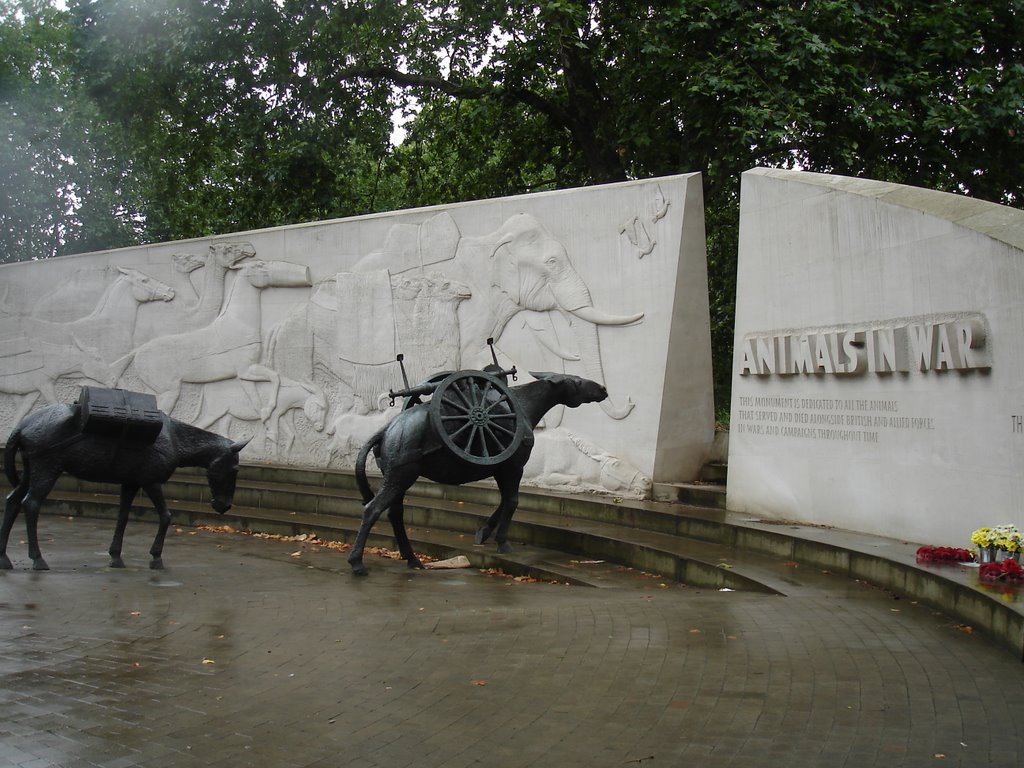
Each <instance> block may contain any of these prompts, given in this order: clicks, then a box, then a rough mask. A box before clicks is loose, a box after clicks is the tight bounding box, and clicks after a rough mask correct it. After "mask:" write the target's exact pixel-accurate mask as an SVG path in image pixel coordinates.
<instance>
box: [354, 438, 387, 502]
mask: <svg viewBox="0 0 1024 768" xmlns="http://www.w3.org/2000/svg"><path fill="white" fill-rule="evenodd" d="M383 439H384V430H383V429H381V430H378V431H377V433H376V434H375V435H374V436H373V437H371V438H370V439H369V440H367V441H366V444H365V445H364V446H363V447H362V448H360V449H359V455H358V456H356V485H357V486H359V493H361V494H362V495H363V504H369V503H370V502H371V501H372V500H373V491H372V490H371V489H370V481H369V480H367V479H366V457H367V456H369V455H370V451H372V450H373V449H374V448H376V447H377V446H378V445H380V441H381V440H383Z"/></svg>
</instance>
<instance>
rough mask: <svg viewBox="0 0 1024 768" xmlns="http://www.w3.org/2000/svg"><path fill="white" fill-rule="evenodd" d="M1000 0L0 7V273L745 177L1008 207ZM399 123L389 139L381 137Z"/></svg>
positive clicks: (1015, 93)
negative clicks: (651, 181)
mask: <svg viewBox="0 0 1024 768" xmlns="http://www.w3.org/2000/svg"><path fill="white" fill-rule="evenodd" d="M1022 45H1024V3H1022V2H1021V0H986V1H985V2H982V0H914V2H910V0H883V1H882V2H876V3H870V4H864V3H859V2H854V1H853V0H842V1H841V0H806V2H802V3H785V2H756V3H752V2H746V1H745V0H704V1H703V2H701V3H693V2H689V0H653V1H652V2H647V3H626V2H623V1H622V0H591V1H590V2H586V1H584V0H544V1H542V2H538V3H533V4H520V3H508V2H504V3H499V2H496V0H472V1H470V0H408V2H395V1H394V0H343V1H341V2H316V1H314V0H175V2H171V1H170V0H70V2H69V4H68V9H67V10H66V11H61V10H57V9H55V8H54V7H53V5H52V4H51V3H49V2H46V1H45V0H21V1H20V2H15V1H14V0H0V115H2V119H3V124H2V125H0V129H2V130H0V141H2V142H4V143H3V146H2V147H0V152H2V153H3V154H2V155H0V163H2V164H3V170H4V172H5V174H6V175H7V176H8V177H9V178H10V179H11V183H10V184H8V185H7V186H6V187H5V188H3V191H2V192H0V204H2V205H3V208H0V238H2V241H0V247H2V248H3V252H2V253H0V258H6V259H15V258H29V257H39V256H46V255H51V254H54V253H61V252H68V251H73V250H84V249H87V248H98V247H106V246H111V245H121V244H125V243H127V242H133V241H153V240H164V239H170V238H181V237H190V236H197V235H204V234H210V233H214V232H223V231H232V230H239V229H247V228H252V227H262V226H269V225H276V224H285V223H290V222H295V221H300V220H309V219H318V218H326V217H333V216H342V215H352V214H359V213H364V212H368V211H374V210H385V209H389V208H401V207H407V206H413V205H426V204H435V203H447V202H453V201H458V200H466V199H472V198H481V197H493V196H498V195H504V194H511V193H519V192H524V191H530V190H537V189H547V188H559V187H568V186H575V185H580V184H592V183H601V182H607V181H617V180H622V179H628V178H645V177H650V176H657V175H664V174H671V173H680V172H690V171H700V172H701V173H702V174H703V176H704V180H705V202H706V207H707V215H708V236H709V271H710V277H711V306H712V314H713V318H712V331H713V336H714V348H715V355H716V370H717V371H718V377H717V382H716V390H717V395H718V398H719V402H722V403H724V402H726V401H727V393H728V382H729V370H730V355H731V344H732V316H733V306H732V297H733V289H734V285H735V266H736V265H735V260H736V242H737V226H738V198H739V177H740V174H741V173H742V171H744V170H746V169H748V168H750V167H753V166H757V165H766V166H775V167H799V168H804V169H807V170H812V171H820V172H831V173H841V174H846V175H854V176H866V177H871V178H877V179H883V180H889V181H896V182H901V183H908V184H915V185H919V186H924V187H930V188H935V189H941V190H947V191H954V192H961V193H964V194H969V195H973V196H976V197H980V198H983V199H988V200H993V201H996V202H1001V203H1005V204H1009V205H1017V206H1020V205H1022V204H1024V172H1022V171H1024V167H1022V166H1024V161H1022V158H1024V107H1022V105H1024V51H1022ZM399 109H403V110H405V112H406V115H407V118H408V122H407V124H406V129H407V136H406V138H405V141H404V142H402V143H401V144H400V145H399V146H397V147H394V146H392V145H391V143H390V141H389V135H390V132H391V122H392V114H393V113H394V112H395V110H399Z"/></svg>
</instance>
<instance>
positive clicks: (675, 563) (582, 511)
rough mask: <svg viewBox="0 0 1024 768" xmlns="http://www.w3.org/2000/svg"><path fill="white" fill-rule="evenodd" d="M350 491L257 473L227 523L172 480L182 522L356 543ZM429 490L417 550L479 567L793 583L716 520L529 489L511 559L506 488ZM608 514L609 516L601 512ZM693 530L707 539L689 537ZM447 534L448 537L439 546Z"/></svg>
mask: <svg viewBox="0 0 1024 768" xmlns="http://www.w3.org/2000/svg"><path fill="white" fill-rule="evenodd" d="M255 474H256V475H257V476H261V477H262V476H267V475H263V474H261V473H255ZM303 479H309V478H308V477H303ZM75 484H76V483H72V482H67V483H64V485H75ZM78 485H80V486H81V487H79V488H76V489H74V490H66V489H65V488H60V489H55V490H54V492H53V493H52V494H51V501H52V503H54V504H61V505H62V511H63V512H65V513H67V514H83V515H89V516H108V517H110V518H111V519H113V517H114V515H115V511H116V507H117V503H118V501H117V497H116V496H115V495H114V494H112V493H110V491H111V490H112V488H111V487H110V486H106V487H104V486H102V485H95V484H88V483H81V484H78ZM346 485H348V483H345V482H335V483H332V485H331V486H330V487H328V486H326V485H298V484H286V483H281V482H267V481H263V480H254V479H250V475H249V474H248V473H247V475H246V476H245V477H240V480H239V484H238V488H237V490H236V494H235V501H236V503H235V505H234V506H233V507H232V509H231V511H230V512H228V513H227V515H225V516H224V517H218V516H217V515H216V514H215V513H213V511H212V510H211V509H210V508H209V507H208V506H207V505H206V501H207V500H206V499H205V498H203V496H204V493H206V489H205V481H204V480H203V478H202V476H201V475H192V474H189V473H179V475H177V476H176V477H175V478H174V479H172V481H171V482H169V483H167V484H166V486H165V489H166V490H165V496H166V498H167V500H168V505H169V506H171V508H172V510H173V511H174V513H175V519H176V520H177V521H178V522H179V523H181V522H185V520H187V521H188V522H189V523H190V524H199V523H204V524H208V525H218V524H228V525H230V526H231V527H232V528H235V529H237V530H253V531H261V532H266V533H273V534H281V535H297V534H299V533H307V534H308V533H315V534H316V535H317V536H319V537H322V538H330V539H336V540H340V541H346V542H351V541H353V540H354V538H355V533H356V531H357V530H358V527H359V522H360V519H361V511H362V504H361V501H360V499H359V497H358V495H357V493H356V491H355V490H354V489H351V488H346V487H345V486H346ZM426 490H428V491H430V493H424V494H417V495H413V494H410V495H408V496H407V497H406V501H405V519H406V524H407V526H408V527H409V528H410V539H411V540H412V541H413V544H414V547H416V548H417V551H423V552H425V553H427V554H430V555H431V556H434V557H442V558H446V557H450V556H452V555H453V554H466V555H467V556H468V557H470V560H471V562H473V563H474V565H477V566H478V567H484V568H490V567H500V568H502V569H503V570H505V571H508V572H512V573H523V574H524V575H529V576H534V577H537V578H545V579H548V578H556V579H564V578H569V577H572V574H571V573H565V572H559V571H558V570H557V569H554V568H553V567H552V566H551V565H550V563H548V564H547V565H544V566H543V567H542V562H541V561H538V560H537V559H536V557H537V555H536V553H533V552H532V550H538V551H540V552H542V553H545V552H557V553H562V556H563V559H564V555H565V554H568V555H571V556H575V558H576V559H577V560H602V561H606V562H609V563H613V564H616V565H618V566H622V567H626V568H633V569H636V570H639V571H641V572H644V573H652V574H656V575H658V576H661V577H664V578H668V579H671V580H673V581H678V582H682V583H686V584H691V585H694V586H701V587H712V588H719V589H742V590H755V591H766V592H776V593H777V592H781V591H783V588H784V587H785V585H784V583H783V582H782V581H781V580H780V575H781V574H780V573H778V568H777V562H776V561H774V560H773V561H772V562H771V565H770V566H766V564H764V563H762V564H757V565H755V564H754V563H753V562H752V561H751V558H750V557H744V558H742V560H743V563H742V564H740V563H739V561H740V559H741V558H739V557H738V553H737V552H736V551H735V546H734V545H732V544H724V543H721V542H720V541H718V540H721V539H725V538H728V537H727V536H725V535H724V533H725V532H726V531H727V530H728V529H727V528H726V527H724V526H722V525H721V524H720V523H716V522H715V521H713V520H701V519H700V518H699V517H695V518H686V517H681V516H679V515H677V514H670V513H667V512H666V511H665V510H661V509H644V508H643V506H642V505H641V506H639V507H631V506H628V505H624V504H621V503H620V504H614V503H609V502H608V501H606V500H584V499H580V498H575V497H557V496H541V495H535V494H531V493H523V494H522V495H521V499H520V508H519V510H518V511H517V513H516V516H515V518H514V520H513V524H512V527H511V528H510V531H509V538H510V540H511V541H513V542H517V543H524V544H526V545H527V546H528V547H529V549H530V551H531V552H526V553H525V554H528V555H529V557H528V558H527V559H526V560H524V559H523V555H524V551H523V550H522V547H521V546H520V547H519V549H520V552H517V553H515V554H514V555H512V556H511V557H510V556H506V555H498V554H497V553H496V552H494V551H493V549H494V547H493V544H490V545H487V546H485V547H475V546H473V544H472V541H473V534H474V533H475V531H476V529H477V528H478V527H480V526H481V525H482V524H483V522H484V520H485V519H486V518H487V517H488V516H489V515H490V513H491V512H492V510H493V507H494V504H495V503H496V499H497V491H496V490H494V489H489V488H471V487H470V488H467V487H465V486H458V487H442V486H435V485H433V484H429V485H428V486H427V488H426ZM206 495H208V493H206ZM446 496H450V497H451V498H445V497H446ZM134 509H135V514H137V515H145V514H146V513H147V512H148V513H149V514H150V515H152V514H153V513H152V510H151V509H150V507H149V502H148V500H146V499H144V498H143V497H141V496H140V497H139V498H138V499H137V500H136V504H135V506H134ZM599 511H603V514H597V512H599ZM681 523H685V525H681ZM686 529H690V530H692V531H693V532H694V533H696V534H697V535H699V536H701V537H702V539H703V540H700V539H695V538H690V537H687V536H686V535H685V530H686ZM425 531H427V532H430V535H427V534H425V533H424V532H425ZM441 532H443V533H444V534H445V536H446V537H442V540H438V539H437V535H438V534H441ZM373 540H374V541H376V542H377V544H378V545H379V546H393V544H392V538H391V532H390V527H389V526H388V524H387V522H386V521H385V520H382V521H379V522H378V524H377V526H375V528H374V537H373ZM547 559H548V560H550V559H551V558H547Z"/></svg>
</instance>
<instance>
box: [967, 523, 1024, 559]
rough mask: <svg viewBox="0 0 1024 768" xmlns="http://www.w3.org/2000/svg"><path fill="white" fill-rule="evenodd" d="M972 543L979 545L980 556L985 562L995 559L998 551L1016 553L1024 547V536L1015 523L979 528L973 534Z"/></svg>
mask: <svg viewBox="0 0 1024 768" xmlns="http://www.w3.org/2000/svg"><path fill="white" fill-rule="evenodd" d="M971 543H972V544H975V545H976V546H977V547H978V556H979V559H980V560H981V562H983V563H985V562H988V561H990V560H995V559H996V557H995V553H996V551H1002V552H1009V553H1011V554H1014V555H1015V554H1016V553H1018V552H1020V551H1021V549H1024V536H1021V533H1020V531H1018V530H1017V528H1016V526H1013V525H996V526H993V527H991V528H988V527H985V528H978V529H977V530H976V531H974V532H973V533H972V534H971Z"/></svg>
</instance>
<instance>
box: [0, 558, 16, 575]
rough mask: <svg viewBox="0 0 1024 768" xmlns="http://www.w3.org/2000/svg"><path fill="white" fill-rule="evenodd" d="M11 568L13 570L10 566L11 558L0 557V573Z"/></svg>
mask: <svg viewBox="0 0 1024 768" xmlns="http://www.w3.org/2000/svg"><path fill="white" fill-rule="evenodd" d="M12 568H14V566H13V565H11V558H9V557H8V556H7V555H0V571H9V570H11V569H12Z"/></svg>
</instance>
